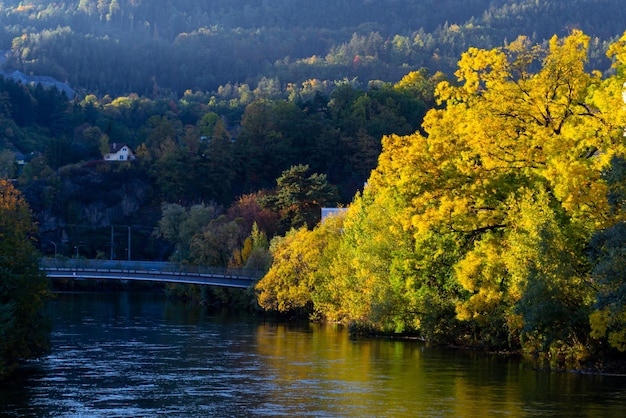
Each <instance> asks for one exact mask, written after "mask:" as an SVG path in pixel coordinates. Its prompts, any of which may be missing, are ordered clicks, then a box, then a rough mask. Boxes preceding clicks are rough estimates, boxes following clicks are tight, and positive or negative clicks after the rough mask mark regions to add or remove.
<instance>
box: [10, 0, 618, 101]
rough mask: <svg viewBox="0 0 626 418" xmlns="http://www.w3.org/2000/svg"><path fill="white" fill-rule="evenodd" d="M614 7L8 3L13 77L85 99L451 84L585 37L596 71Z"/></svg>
mask: <svg viewBox="0 0 626 418" xmlns="http://www.w3.org/2000/svg"><path fill="white" fill-rule="evenodd" d="M622 6H623V5H622V4H621V2H619V1H617V0H574V1H567V0H561V1H536V0H518V1H511V0H494V1H487V0H446V1H418V2H416V1H401V0H387V1H365V2H363V1H357V0H320V1H311V0H297V1H287V0H268V1H263V2H261V1H255V0H235V1H226V0H217V1H211V2H197V1H170V0H159V1H141V0H99V1H97V0H80V1H79V0H69V1H65V2H52V1H41V0H31V1H17V0H10V1H4V2H2V4H0V16H1V22H2V24H1V26H2V27H0V50H2V49H5V50H10V53H9V55H8V59H7V60H6V62H5V64H4V68H5V70H7V71H13V70H19V71H21V72H22V73H24V74H32V75H47V76H52V77H55V78H56V79H58V80H59V81H63V82H67V83H69V84H70V86H71V87H72V88H73V89H75V90H77V91H82V92H83V93H85V94H86V93H95V94H97V95H99V96H100V95H105V94H110V95H112V96H119V95H127V94H130V93H137V94H139V95H145V96H150V97H157V96H159V95H164V94H165V95H167V94H172V93H174V94H176V95H182V93H183V92H184V91H186V90H192V91H208V92H211V91H217V90H218V89H219V87H220V86H224V85H227V84H229V83H230V84H243V83H246V84H248V85H250V86H252V89H254V88H255V87H256V86H257V84H258V83H259V82H260V81H262V79H264V78H265V79H273V80H276V82H277V84H278V85H279V86H281V88H283V89H284V88H285V87H286V86H287V85H289V84H290V83H291V84H294V85H296V86H300V85H301V84H302V83H303V82H306V81H307V80H310V79H319V80H329V81H331V82H332V81H334V80H341V79H344V78H348V79H352V78H354V77H358V78H359V80H360V81H361V82H362V83H364V84H365V85H366V84H367V82H368V81H369V80H384V81H398V80H399V79H400V78H401V77H402V76H403V75H404V74H406V73H407V72H409V71H411V70H417V69H419V68H422V67H426V68H429V69H430V70H431V71H433V72H435V71H438V70H441V71H444V72H445V73H451V72H452V71H453V70H454V67H455V64H456V61H457V59H458V57H459V56H460V54H461V53H462V52H463V51H465V50H466V49H467V48H468V47H470V46H477V47H484V48H492V47H495V46H499V45H502V44H503V43H504V42H507V41H512V40H514V39H515V38H516V37H517V36H518V35H526V36H528V37H530V38H531V40H532V41H534V42H541V41H543V40H545V39H547V38H549V37H551V36H552V35H554V34H557V35H559V36H563V35H566V34H567V33H568V32H569V31H571V29H573V28H579V29H582V30H583V31H584V32H585V33H587V34H588V35H590V36H591V37H592V39H593V45H592V50H591V56H592V60H591V64H592V66H593V67H594V68H607V62H606V61H605V59H604V55H603V50H604V49H605V47H606V45H607V43H608V42H609V41H611V40H613V39H615V37H616V36H618V35H620V34H621V33H622V32H623V30H624V28H623V22H624V21H625V20H626V19H625V18H626V10H624V7H622Z"/></svg>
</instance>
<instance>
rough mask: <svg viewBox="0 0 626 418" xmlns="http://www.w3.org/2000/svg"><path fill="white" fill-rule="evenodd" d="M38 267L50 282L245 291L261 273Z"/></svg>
mask: <svg viewBox="0 0 626 418" xmlns="http://www.w3.org/2000/svg"><path fill="white" fill-rule="evenodd" d="M39 268H40V270H42V271H45V272H46V275H47V276H48V277H49V278H51V279H74V280H83V279H96V280H122V281H127V280H128V281H130V280H139V281H151V282H161V283H180V284H197V285H205V286H219V287H231V288H240V289H246V288H248V287H250V286H252V285H253V284H254V283H256V281H257V280H259V279H260V278H261V276H262V275H263V273H262V272H261V271H259V270H247V269H235V268H219V267H205V266H192V265H186V264H180V263H167V262H156V261H120V260H110V261H109V260H86V259H64V260H59V259H51V258H44V259H42V260H41V262H40V264H39Z"/></svg>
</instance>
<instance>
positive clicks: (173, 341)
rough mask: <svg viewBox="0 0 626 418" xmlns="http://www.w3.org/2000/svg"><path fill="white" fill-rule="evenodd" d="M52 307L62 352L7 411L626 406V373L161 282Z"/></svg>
mask: <svg viewBox="0 0 626 418" xmlns="http://www.w3.org/2000/svg"><path fill="white" fill-rule="evenodd" d="M50 312H51V315H52V317H53V319H54V322H55V329H54V332H53V336H52V337H53V344H54V349H53V352H52V353H51V355H50V356H49V357H47V358H46V359H45V360H43V361H41V362H39V363H36V364H33V365H32V366H31V367H29V368H27V369H26V370H25V373H24V375H23V376H22V377H21V379H20V380H19V381H18V382H17V384H12V385H6V386H0V405H2V409H1V412H2V413H3V414H4V415H7V416H24V415H27V416H89V417H93V416H107V417H108V416H123V417H127V416H128V417H131V416H133V417H135V416H157V415H161V416H314V417H319V416H331V417H339V416H342V417H343V416H345V417H354V416H371V417H383V416H387V417H401V416H458V417H464V416H465V417H474V416H501V415H508V416H512V417H518V416H563V417H566V416H567V417H569V416H588V417H595V416H603V417H609V416H615V417H617V416H619V417H621V416H622V415H623V410H624V407H626V378H620V377H609V376H585V375H576V374H570V373H561V374H559V373H553V374H549V373H542V372H535V371H533V370H531V369H529V368H527V367H525V366H524V365H523V364H522V363H520V362H518V361H516V360H515V359H507V358H502V357H497V356H484V355H481V354H480V353H474V352H469V351H463V350H447V349H434V348H428V347H425V346H424V345H423V344H421V343H419V342H413V341H394V340H383V339H351V338H350V337H349V336H348V334H347V333H346V331H345V330H344V329H343V328H340V327H336V326H322V325H312V324H284V323H275V322H267V321H262V320H259V319H253V318H242V317H240V316H234V315H228V314H227V313H221V314H219V315H211V314H206V313H205V312H203V310H202V309H200V308H197V307H190V306H186V305H182V304H179V303H174V302H171V301H167V300H165V299H164V298H163V296H162V295H161V294H139V293H73V294H72V293H66V294H60V295H59V296H58V298H57V299H56V300H54V301H53V302H52V303H51V304H50Z"/></svg>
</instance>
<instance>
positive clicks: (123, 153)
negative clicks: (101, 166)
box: [104, 142, 135, 161]
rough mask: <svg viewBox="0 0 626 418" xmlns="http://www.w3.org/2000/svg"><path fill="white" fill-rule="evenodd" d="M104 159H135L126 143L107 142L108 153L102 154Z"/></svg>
mask: <svg viewBox="0 0 626 418" xmlns="http://www.w3.org/2000/svg"><path fill="white" fill-rule="evenodd" d="M104 159H105V161H129V160H134V159H135V154H134V153H133V150H132V148H131V147H129V146H128V145H127V144H118V143H115V142H114V143H113V144H109V153H108V154H105V155H104Z"/></svg>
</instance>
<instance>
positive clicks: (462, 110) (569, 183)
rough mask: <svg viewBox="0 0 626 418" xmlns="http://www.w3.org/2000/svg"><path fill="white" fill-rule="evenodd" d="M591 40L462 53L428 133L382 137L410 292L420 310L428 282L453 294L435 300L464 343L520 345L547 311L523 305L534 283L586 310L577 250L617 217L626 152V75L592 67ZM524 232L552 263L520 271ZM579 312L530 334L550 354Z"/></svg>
mask: <svg viewBox="0 0 626 418" xmlns="http://www.w3.org/2000/svg"><path fill="white" fill-rule="evenodd" d="M587 44H588V37H587V36H585V35H584V34H583V33H581V32H579V31H574V32H573V33H572V34H571V35H570V36H568V37H566V38H563V39H559V38H557V37H554V38H552V39H551V40H550V42H549V43H548V45H547V47H545V48H544V47H539V46H532V45H530V44H529V42H528V41H527V40H526V39H525V38H520V39H518V40H516V41H515V42H513V43H511V44H510V45H507V46H506V47H504V48H498V49H493V50H479V49H475V48H470V49H469V50H468V51H467V52H466V53H464V54H463V56H462V58H461V60H460V61H459V70H458V71H457V72H456V76H457V78H458V83H456V84H452V83H449V82H442V83H440V84H439V86H438V88H437V92H436V94H437V97H438V99H439V101H440V103H441V104H442V105H443V106H442V107H441V109H435V110H431V111H430V112H429V113H428V114H427V115H426V118H425V120H424V124H423V129H424V131H425V135H422V134H419V133H416V134H413V135H409V136H405V137H400V136H395V135H392V136H388V137H385V138H384V139H383V153H382V154H381V156H380V158H379V165H378V167H377V169H376V170H375V171H374V172H373V174H372V176H371V178H370V180H369V184H370V187H372V190H375V191H376V193H378V194H380V195H381V196H380V197H376V198H374V201H377V200H378V201H383V200H384V199H390V196H393V198H392V199H391V201H393V202H396V203H397V204H398V207H397V208H396V210H395V211H394V214H393V216H394V220H393V222H392V224H394V225H398V226H400V227H401V228H402V229H403V230H404V231H406V232H407V233H409V234H411V236H412V239H413V245H414V249H413V253H412V255H411V257H406V259H407V260H408V261H407V263H409V264H410V265H408V266H406V268H405V277H404V280H405V287H406V289H407V291H406V295H405V296H406V298H407V300H408V301H409V303H413V304H415V306H419V300H420V296H421V295H422V294H423V291H422V289H431V290H432V289H445V291H446V292H447V293H446V292H443V291H441V292H439V294H440V295H441V294H445V295H446V296H447V298H448V300H450V298H452V300H453V303H454V304H455V306H456V313H457V319H458V320H461V321H462V322H461V323H459V324H454V323H453V322H451V321H444V322H443V323H445V324H448V325H450V326H453V327H455V330H454V331H453V332H456V333H457V335H456V337H457V338H459V339H461V340H463V339H467V340H469V341H471V340H480V341H482V342H483V343H485V344H488V345H492V346H493V345H500V346H502V345H505V344H508V343H509V342H510V341H513V342H514V341H517V337H518V336H519V333H520V332H528V330H529V326H531V327H532V326H533V320H534V319H533V318H539V317H540V313H539V314H538V312H537V310H536V309H535V308H536V307H535V306H532V304H530V305H528V304H521V302H520V301H524V302H527V301H528V297H526V298H525V297H524V292H525V291H526V290H528V289H531V290H533V292H534V291H535V290H536V289H538V288H542V286H543V288H544V289H554V288H556V287H558V286H570V285H571V286H572V288H573V289H576V290H575V291H572V292H571V293H570V294H569V296H571V298H573V299H574V300H573V302H572V301H571V300H568V301H565V300H563V299H560V300H559V299H556V300H554V301H553V303H554V304H561V306H560V307H556V306H551V307H546V309H547V308H550V309H553V308H554V309H556V310H557V311H558V310H560V312H565V311H567V310H569V311H571V312H574V311H576V310H577V309H580V312H585V309H587V308H588V307H589V306H588V305H589V294H588V293H587V294H586V293H585V290H584V289H583V286H580V283H581V280H583V279H585V278H588V271H586V270H585V269H586V268H587V267H586V266H585V265H584V260H583V258H582V248H583V245H584V243H585V242H586V241H587V240H588V239H589V237H590V236H591V234H592V233H593V231H595V230H597V229H598V228H601V227H603V226H606V225H609V224H610V223H611V222H612V221H611V217H610V216H609V206H608V204H607V200H606V190H607V189H606V183H605V181H604V180H603V179H602V176H601V174H602V171H603V169H604V168H606V167H607V166H608V162H609V160H610V158H611V157H612V156H613V155H623V154H624V141H623V126H625V125H626V124H625V123H624V121H625V120H626V118H625V117H624V106H623V102H622V95H621V86H622V84H623V79H621V78H620V77H611V78H608V79H603V78H602V77H601V74H599V73H597V72H593V73H588V72H586V71H585V68H584V65H585V63H586V60H587ZM534 68H538V70H536V71H533V69H534ZM540 195H541V196H543V197H542V198H541V199H540V200H539V201H537V200H536V199H537V198H538V196H540ZM382 196H387V197H384V198H383V197H382ZM524 202H527V203H524ZM533 202H535V203H533ZM537 202H540V203H537ZM524 205H530V206H529V207H535V206H537V205H539V207H541V208H544V209H543V210H544V212H545V211H547V212H546V213H550V214H552V215H550V216H548V217H547V218H545V220H543V221H541V223H540V219H539V218H538V219H536V222H538V223H537V224H536V225H534V227H532V228H531V227H528V226H527V227H526V229H524V228H522V226H523V225H522V224H520V223H521V222H533V219H532V218H531V219H527V218H526V219H522V217H520V212H519V210H518V209H515V208H519V207H525V206H524ZM533 205H534V206H533ZM537 228H538V229H539V231H537ZM513 231H518V232H517V234H518V235H514V234H513ZM519 231H527V232H526V233H525V234H526V236H533V234H539V235H541V234H544V235H546V234H547V237H544V238H545V239H543V240H541V241H532V240H527V241H525V242H526V244H527V246H526V247H525V248H527V249H528V251H529V252H528V254H537V251H539V252H541V251H544V252H542V253H541V254H543V255H544V256H545V254H551V255H552V256H553V257H557V258H556V260H553V263H547V262H545V263H543V262H539V261H537V263H535V264H533V265H532V266H530V267H529V266H528V265H526V267H524V268H522V267H520V264H523V261H524V259H523V257H521V255H520V254H521V253H515V251H513V250H514V247H513V243H514V242H515V240H516V239H517V240H519V239H520V238H519V237H520V236H522V235H523V234H522V235H519V234H521V232H519ZM532 231H535V232H532ZM550 231H552V232H550ZM531 232H532V233H531ZM515 237H517V238H515ZM531 244H532V245H531ZM557 247H558V248H559V250H558V251H557V250H556V249H555V248H557ZM547 248H550V251H547ZM518 250H519V248H518ZM533 252H534V253H533ZM392 258H393V257H392ZM516 263H517V264H516ZM513 272H515V273H516V274H513ZM524 272H525V273H524ZM565 272H567V273H565ZM522 273H524V274H522ZM531 273H532V274H531ZM365 276H367V275H365ZM538 283H543V284H542V285H541V286H540V285H539V284H538ZM455 284H456V285H457V286H460V287H461V288H462V291H458V292H457V289H455ZM557 285H558V286H557ZM430 293H431V294H432V293H434V292H432V291H431V292H430ZM454 298H456V300H455V299H454ZM566 302H567V306H566V307H565V306H564V305H563V304H565V303H566ZM441 303H442V304H445V303H446V302H445V301H442V302H441ZM531 308H532V309H531ZM565 308H567V309H565ZM446 312H447V311H446V310H445V309H442V311H441V313H442V315H445V313H446ZM580 312H577V314H576V319H574V318H570V319H572V323H571V324H568V326H566V327H563V326H562V325H563V324H562V323H560V322H559V321H561V319H562V317H560V316H558V315H555V316H554V320H553V321H552V322H551V323H541V324H540V325H541V327H542V332H541V335H537V336H536V338H534V339H533V341H535V342H536V341H539V342H540V343H541V344H543V347H542V348H546V347H545V344H544V343H546V342H547V344H548V345H549V344H550V342H551V341H555V340H557V339H559V341H563V340H567V337H564V336H563V335H561V334H562V333H559V332H556V330H557V329H558V330H561V329H573V328H576V327H579V326H580V320H579V317H580V315H578V314H579V313H580ZM538 315H539V316H538ZM415 316H416V321H415V323H420V322H421V321H422V319H423V318H425V315H424V313H423V312H422V311H421V310H419V309H416V310H415ZM557 317H558V320H557ZM524 321H526V322H524ZM443 323H440V324H439V326H441V325H442V324H443ZM535 325H539V323H535ZM570 337H571V336H570ZM570 340H571V338H570ZM541 344H540V345H541ZM535 345H536V344H535Z"/></svg>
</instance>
